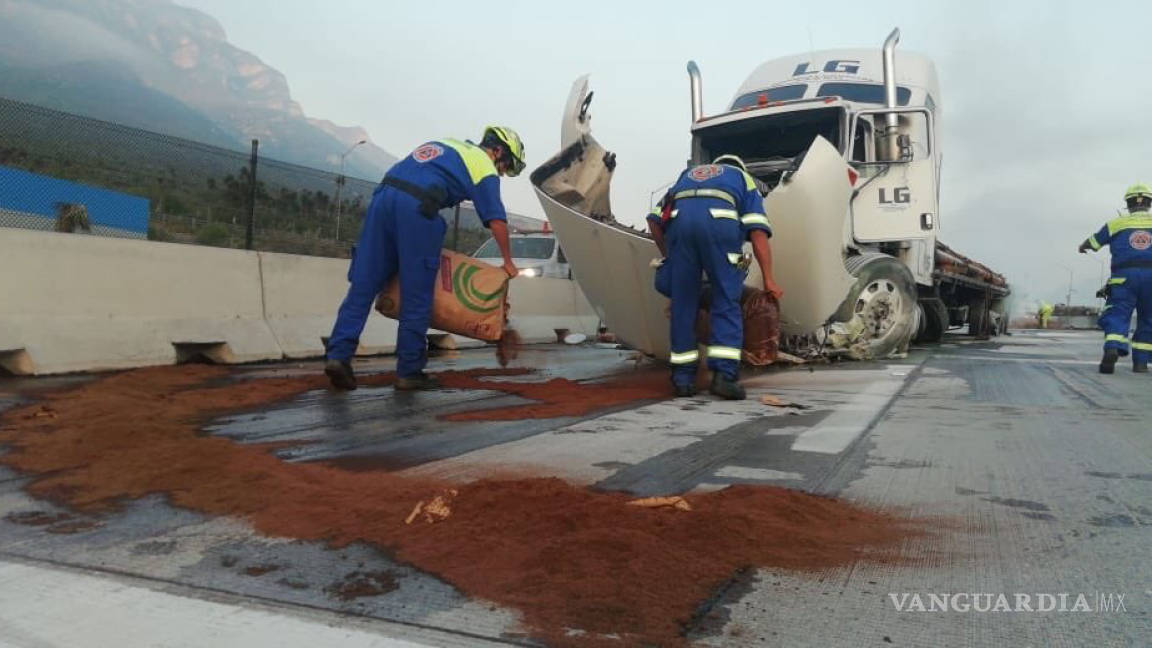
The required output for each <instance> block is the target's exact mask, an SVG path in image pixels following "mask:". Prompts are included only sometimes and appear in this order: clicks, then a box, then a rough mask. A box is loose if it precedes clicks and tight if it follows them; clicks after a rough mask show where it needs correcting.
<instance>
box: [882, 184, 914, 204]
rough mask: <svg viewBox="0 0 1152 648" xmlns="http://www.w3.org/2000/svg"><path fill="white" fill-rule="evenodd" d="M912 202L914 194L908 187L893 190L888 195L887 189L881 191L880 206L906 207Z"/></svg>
mask: <svg viewBox="0 0 1152 648" xmlns="http://www.w3.org/2000/svg"><path fill="white" fill-rule="evenodd" d="M910 202H912V192H911V190H909V189H908V187H896V188H895V189H892V193H891V194H889V193H888V189H887V188H883V187H882V188H881V189H880V204H881V205H892V204H897V205H905V204H908V203H910Z"/></svg>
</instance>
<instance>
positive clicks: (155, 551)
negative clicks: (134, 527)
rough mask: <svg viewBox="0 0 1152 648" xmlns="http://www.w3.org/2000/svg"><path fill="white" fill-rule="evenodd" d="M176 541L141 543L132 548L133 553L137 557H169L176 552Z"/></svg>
mask: <svg viewBox="0 0 1152 648" xmlns="http://www.w3.org/2000/svg"><path fill="white" fill-rule="evenodd" d="M176 546H177V545H176V541H175V540H154V541H152V542H141V543H139V544H137V545H136V546H134V547H132V553H133V554H135V555H137V556H167V555H169V554H171V553H173V552H175V551H176Z"/></svg>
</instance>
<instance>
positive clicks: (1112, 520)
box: [1088, 513, 1136, 528]
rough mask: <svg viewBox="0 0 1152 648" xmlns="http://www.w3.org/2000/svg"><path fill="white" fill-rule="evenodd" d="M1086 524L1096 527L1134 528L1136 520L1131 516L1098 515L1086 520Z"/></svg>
mask: <svg viewBox="0 0 1152 648" xmlns="http://www.w3.org/2000/svg"><path fill="white" fill-rule="evenodd" d="M1088 524H1091V525H1092V526H1098V527H1110V528H1124V527H1134V526H1136V520H1135V518H1133V517H1132V516H1131V515H1124V514H1123V513H1121V514H1119V515H1098V516H1096V517H1090V518H1088Z"/></svg>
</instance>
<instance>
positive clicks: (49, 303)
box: [0, 229, 283, 374]
mask: <svg viewBox="0 0 1152 648" xmlns="http://www.w3.org/2000/svg"><path fill="white" fill-rule="evenodd" d="M262 290H263V289H262V286H261V282H260V269H259V259H258V258H257V256H256V255H255V254H253V253H248V252H243V251H239V250H225V249H217V248H208V247H195V246H189V245H177V244H170V243H155V242H148V241H133V240H126V239H111V238H99V237H94V236H87V235H83V234H57V233H48V232H35V231H29V230H18V229H0V322H2V326H0V350H3V351H5V352H6V356H7V357H8V358H9V362H8V364H10V365H13V366H6V369H8V370H9V371H12V372H13V373H36V374H45V373H61V372H69V371H87V370H96V369H117V368H125V367H138V366H145V365H157V364H172V363H174V362H176V361H177V360H178V359H180V357H181V353H185V354H195V353H201V354H203V355H206V356H208V357H209V358H211V359H214V360H216V361H220V362H251V361H256V360H268V359H274V358H280V357H282V355H283V354H282V353H281V351H280V346H279V345H278V344H277V343H276V340H275V338H274V337H273V335H272V331H271V330H270V329H269V328H268V325H267V324H266V323H265V322H264V316H263V309H262V306H261V293H262ZM16 365H19V366H16Z"/></svg>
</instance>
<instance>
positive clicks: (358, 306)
mask: <svg viewBox="0 0 1152 648" xmlns="http://www.w3.org/2000/svg"><path fill="white" fill-rule="evenodd" d="M523 170H524V144H523V143H522V142H521V141H520V136H519V135H517V134H516V132H515V131H513V130H512V129H510V128H504V127H501V126H489V127H488V128H486V129H485V130H484V136H483V138H481V140H480V143H479V144H474V143H472V142H469V141H464V142H461V141H458V140H454V139H443V140H435V141H432V142H428V143H426V144H423V145H421V146H420V147H419V148H417V149H416V150H415V151H413V152H412V153H411V154H410V155H408V157H406V158H404V159H403V160H400V161H399V162H397V163H396V164H395V165H393V166H392V168H391V169H389V170H388V173H387V175H385V176H384V179H383V180H382V181H381V182H380V186H378V187H377V188H376V191H375V192H373V194H372V202H371V203H370V204H369V205H368V213H367V215H366V216H365V218H364V228H363V230H362V231H361V232H360V239H359V241H357V244H356V247H355V248H353V252H352V262H351V265H350V267H349V269H348V281H349V282H350V283H351V285H350V286H349V287H348V294H347V296H345V297H344V302H343V303H342V304H341V305H340V311H339V312H338V314H337V316H336V324H335V325H334V326H333V327H332V335H331V337H330V338H329V339H328V349H327V362H326V363H325V365H324V373H326V374H327V375H328V379H329V380H330V381H331V382H332V386H333V387H335V388H337V389H356V377H355V374H354V373H353V371H352V362H351V361H352V356H353V355H354V354H355V353H356V347H357V346H358V345H359V343H360V334H361V332H363V330H364V323H365V321H366V320H367V319H368V313H369V310H370V309H371V308H372V303H373V300H375V298H376V295H377V294H378V293H379V292H380V291H381V290H382V289H383V288H384V287H385V286H386V285H387V284H388V282H389V281H390V280H391V279H392V277H394V276H396V275H397V274H399V276H400V316H399V320H400V326H399V332H398V334H397V338H396V382H395V388H396V389H401V390H415V389H436V388H438V387H439V386H440V385H439V383H438V381H437V380H436V379H435V378H433V377H432V376H429V375H428V374H426V373H424V366H425V365H426V364H427V362H428V342H427V338H426V334H427V332H428V324H429V320H430V319H431V316H432V295H433V289H434V287H435V282H436V273H437V270H438V268H439V265H440V248H441V246H442V245H443V243H444V231H445V229H446V224H445V222H444V219H443V218H441V217H440V213H439V212H440V210H441V209H443V208H445V207H451V206H453V205H456V204H459V203H460V202H462V201H465V200H471V201H472V204H473V205H474V206H475V207H476V213H477V214H478V215H479V216H480V220H481V221H483V223H484V226H485V227H487V228H489V229H491V230H492V237H493V238H494V239H496V243H497V245H499V246H500V254H501V256H503V257H504V270H505V272H507V273H508V275H509V276H512V277H515V276H516V274H517V272H518V271H517V268H516V265H515V264H514V263H512V256H511V253H510V251H509V245H508V227H507V220H508V217H507V214H506V213H505V211H504V204H503V202H502V201H501V200H500V180H499V177H500V176H517V175H519V174H520V172H521V171H523Z"/></svg>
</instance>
